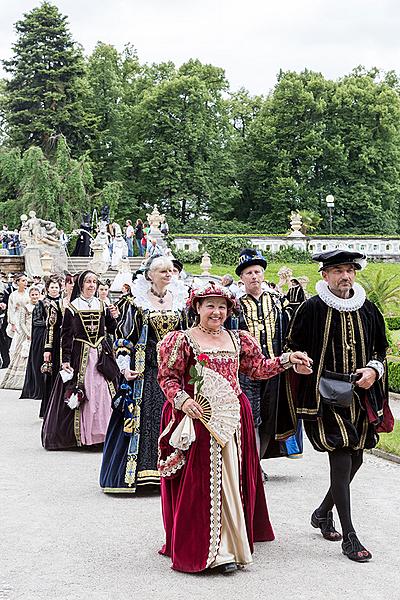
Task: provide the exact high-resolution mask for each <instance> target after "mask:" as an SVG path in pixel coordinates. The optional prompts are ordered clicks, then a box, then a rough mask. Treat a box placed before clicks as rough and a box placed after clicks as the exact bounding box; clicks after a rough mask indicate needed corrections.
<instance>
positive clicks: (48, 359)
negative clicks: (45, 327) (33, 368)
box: [43, 352, 51, 362]
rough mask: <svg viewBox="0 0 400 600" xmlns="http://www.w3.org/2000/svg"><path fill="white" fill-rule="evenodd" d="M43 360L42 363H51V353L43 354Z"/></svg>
mask: <svg viewBox="0 0 400 600" xmlns="http://www.w3.org/2000/svg"><path fill="white" fill-rule="evenodd" d="M43 360H44V362H51V352H45V353H44V354H43Z"/></svg>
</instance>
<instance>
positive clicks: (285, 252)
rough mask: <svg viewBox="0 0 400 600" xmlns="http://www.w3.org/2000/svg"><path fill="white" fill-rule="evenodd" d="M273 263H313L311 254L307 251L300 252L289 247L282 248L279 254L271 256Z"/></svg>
mask: <svg viewBox="0 0 400 600" xmlns="http://www.w3.org/2000/svg"><path fill="white" fill-rule="evenodd" d="M270 257H271V260H272V262H283V263H285V262H293V263H312V262H313V260H312V258H311V254H310V253H309V252H307V251H306V250H298V249H297V248H293V247H288V248H282V250H279V251H278V252H275V253H273V254H272V255H270Z"/></svg>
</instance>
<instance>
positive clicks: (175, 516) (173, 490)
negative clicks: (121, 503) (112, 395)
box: [158, 330, 283, 573]
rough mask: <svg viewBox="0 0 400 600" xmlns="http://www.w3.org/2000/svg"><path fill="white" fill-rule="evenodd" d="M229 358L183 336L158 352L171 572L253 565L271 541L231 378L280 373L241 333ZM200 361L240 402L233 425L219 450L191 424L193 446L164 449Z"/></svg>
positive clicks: (249, 437)
mask: <svg viewBox="0 0 400 600" xmlns="http://www.w3.org/2000/svg"><path fill="white" fill-rule="evenodd" d="M229 333H230V335H231V337H232V341H233V346H232V350H229V351H227V350H220V351H219V350H208V349H203V348H202V349H200V347H199V346H198V344H197V343H196V341H195V340H194V339H193V336H192V335H191V333H190V330H188V331H185V332H182V331H176V332H173V333H170V334H168V335H167V336H166V338H165V339H164V341H163V342H162V343H161V345H160V347H159V371H158V381H159V384H160V387H161V389H162V390H163V392H164V394H165V396H166V398H167V401H166V403H165V404H164V408H163V414H162V422H161V431H163V434H162V435H161V436H160V440H159V465H158V467H159V471H160V474H161V476H162V477H161V499H162V512H163V521H164V528H165V533H166V542H165V544H164V546H163V547H162V549H161V550H160V553H161V554H164V555H166V556H169V557H171V559H172V568H173V569H176V570H178V571H184V572H188V573H191V572H198V571H203V570H204V569H206V568H208V567H211V568H213V567H216V566H219V565H222V564H224V563H229V562H236V563H238V564H249V563H251V562H252V556H251V555H252V552H253V543H254V542H261V541H272V540H273V539H274V533H273V530H272V526H271V523H270V520H269V516H268V509H267V503H266V498H265V493H264V486H263V481H262V475H261V468H260V462H259V458H258V454H257V448H256V441H255V433H254V424H253V417H252V412H251V407H250V404H249V401H248V399H247V397H246V396H245V395H244V394H243V393H242V391H241V389H240V385H239V381H238V373H239V371H240V372H241V373H245V374H246V375H249V376H250V377H252V378H254V379H268V378H270V377H274V376H275V375H277V374H278V373H281V372H282V371H283V367H282V365H281V362H280V359H279V357H278V358H274V359H267V358H265V357H264V356H263V354H262V352H261V350H260V347H259V346H258V344H257V342H256V341H255V339H254V338H253V337H252V336H251V335H250V334H249V333H247V332H245V331H238V332H233V331H232V332H229ZM201 353H207V357H208V359H209V368H210V369H212V370H215V371H216V372H217V373H219V374H220V375H222V376H223V377H224V378H225V379H226V380H227V381H228V383H229V384H230V386H231V387H232V388H233V390H234V391H235V393H236V395H237V397H238V399H239V402H240V422H239V425H238V427H237V429H236V431H235V433H234V435H233V436H232V437H231V438H230V440H229V442H228V443H227V444H226V445H225V447H224V448H222V446H220V445H219V444H218V442H217V441H216V440H215V438H214V437H213V436H212V435H211V434H210V433H209V431H208V429H206V427H205V426H204V425H203V424H202V423H201V422H200V421H199V420H197V419H196V420H194V423H193V424H194V430H195V437H196V439H195V441H193V443H191V445H190V446H189V448H188V450H186V451H185V450H181V449H179V448H176V447H173V446H171V444H170V441H171V435H172V434H173V432H174V431H175V429H176V427H177V426H178V425H179V423H180V422H181V420H182V419H183V418H184V417H185V414H184V413H183V411H182V410H179V409H178V408H177V407H178V406H181V405H182V403H183V401H184V399H185V398H187V397H188V396H190V397H193V391H194V390H193V386H192V385H191V384H189V380H190V375H189V370H190V367H191V366H192V365H194V364H195V363H196V359H197V357H198V356H199V354H201Z"/></svg>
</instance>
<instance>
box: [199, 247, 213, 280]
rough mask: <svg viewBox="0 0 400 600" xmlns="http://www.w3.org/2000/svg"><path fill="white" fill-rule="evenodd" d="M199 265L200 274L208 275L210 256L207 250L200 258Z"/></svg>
mask: <svg viewBox="0 0 400 600" xmlns="http://www.w3.org/2000/svg"><path fill="white" fill-rule="evenodd" d="M200 267H201V269H202V272H201V274H202V275H210V271H211V267H212V264H211V258H210V255H209V254H208V253H207V252H204V254H203V257H202V259H201V263H200Z"/></svg>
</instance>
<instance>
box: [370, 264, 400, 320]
mask: <svg viewBox="0 0 400 600" xmlns="http://www.w3.org/2000/svg"><path fill="white" fill-rule="evenodd" d="M398 282H399V277H398V275H392V276H391V277H387V276H385V274H384V272H383V269H380V270H379V271H378V272H377V273H376V274H375V278H371V277H368V276H367V275H364V274H361V275H360V283H362V285H363V286H364V289H365V291H366V294H367V297H368V299H369V300H371V302H373V303H374V304H376V306H377V307H378V308H379V310H380V311H381V312H382V313H386V312H387V308H388V305H389V304H390V303H400V285H399V283H398Z"/></svg>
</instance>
